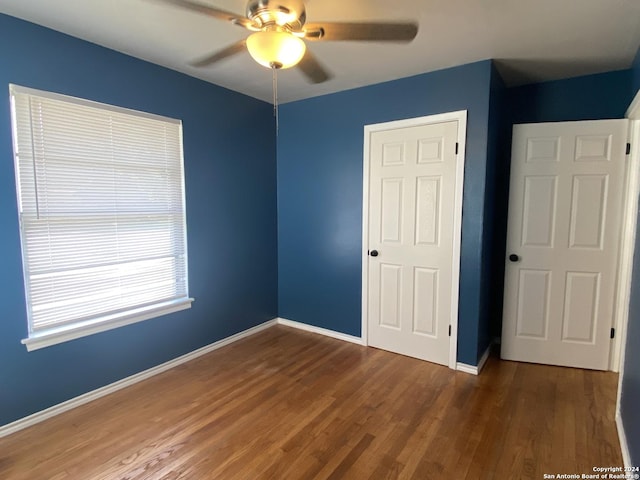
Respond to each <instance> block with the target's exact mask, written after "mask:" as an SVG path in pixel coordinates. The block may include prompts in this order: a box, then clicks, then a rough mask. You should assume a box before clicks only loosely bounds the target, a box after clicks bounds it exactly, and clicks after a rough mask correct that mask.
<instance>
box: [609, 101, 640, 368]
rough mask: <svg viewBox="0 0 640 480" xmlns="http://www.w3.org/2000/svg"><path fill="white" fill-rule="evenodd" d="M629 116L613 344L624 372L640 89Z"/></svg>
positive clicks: (638, 184) (638, 188)
mask: <svg viewBox="0 0 640 480" xmlns="http://www.w3.org/2000/svg"><path fill="white" fill-rule="evenodd" d="M625 118H628V119H629V120H630V122H629V133H628V137H627V141H628V142H629V143H631V146H632V149H631V154H630V155H627V156H625V163H626V168H625V175H626V177H627V179H626V180H627V183H626V185H625V194H624V197H623V202H624V203H623V206H622V208H623V213H622V230H621V232H620V257H619V259H618V265H619V268H618V288H617V292H616V299H615V314H614V315H615V316H614V325H613V326H614V327H615V329H616V336H615V338H614V339H613V345H611V356H610V359H609V369H610V370H612V371H614V372H620V371H621V368H622V365H621V362H622V357H623V355H624V344H625V343H626V341H627V321H628V319H629V302H630V300H631V297H630V295H631V274H632V270H633V268H632V267H633V254H634V250H635V239H636V220H637V218H638V194H639V192H640V175H639V173H638V168H639V167H640V149H639V148H638V145H639V144H640V91H638V93H637V95H636V97H635V99H634V100H633V102H632V103H631V105H630V106H629V109H628V110H627V113H626V115H625Z"/></svg>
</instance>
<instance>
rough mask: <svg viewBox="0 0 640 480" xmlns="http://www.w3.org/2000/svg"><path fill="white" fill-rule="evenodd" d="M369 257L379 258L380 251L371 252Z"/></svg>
mask: <svg viewBox="0 0 640 480" xmlns="http://www.w3.org/2000/svg"><path fill="white" fill-rule="evenodd" d="M369 255H371V256H372V257H377V256H378V250H371V252H370V253H369Z"/></svg>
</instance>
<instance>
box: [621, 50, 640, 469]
mask: <svg viewBox="0 0 640 480" xmlns="http://www.w3.org/2000/svg"><path fill="white" fill-rule="evenodd" d="M632 73H633V77H634V81H635V83H634V85H633V92H634V93H636V92H638V90H639V89H640V49H638V54H637V55H636V59H635V62H634V63H633V66H632ZM634 148H635V149H636V151H637V150H638V145H635V146H634ZM639 212H640V210H639ZM638 405H640V215H639V217H638V224H637V229H636V246H635V255H634V259H633V278H632V283H631V304H630V305H629V324H628V330H627V348H626V357H625V362H624V379H623V382H622V398H621V404H620V410H621V416H622V422H623V423H624V430H625V433H626V435H627V443H628V445H629V454H630V455H631V465H640V411H639V410H638Z"/></svg>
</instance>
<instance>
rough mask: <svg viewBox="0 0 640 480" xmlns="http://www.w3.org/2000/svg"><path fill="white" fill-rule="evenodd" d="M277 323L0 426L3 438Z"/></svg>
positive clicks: (240, 333)
mask: <svg viewBox="0 0 640 480" xmlns="http://www.w3.org/2000/svg"><path fill="white" fill-rule="evenodd" d="M275 324H276V319H273V320H269V321H267V322H264V323H262V324H260V325H257V326H255V327H253V328H249V329H247V330H244V331H242V332H239V333H236V334H235V335H231V336H230V337H227V338H223V339H222V340H218V341H217V342H214V343H212V344H210V345H207V346H204V347H202V348H199V349H198V350H194V351H193V352H190V353H187V354H185V355H182V356H180V357H178V358H174V359H173V360H169V361H168V362H165V363H162V364H160V365H156V366H155V367H152V368H149V369H148V370H144V371H142V372H140V373H136V374H135V375H131V376H130V377H126V378H123V379H122V380H118V381H117V382H114V383H111V384H109V385H105V386H104V387H101V388H98V389H96V390H92V391H91V392H87V393H85V394H83V395H80V396H78V397H75V398H72V399H70V400H67V401H66V402H62V403H59V404H57V405H54V406H52V407H49V408H47V409H45V410H42V411H40V412H36V413H34V414H32V415H29V416H28V417H24V418H21V419H20V420H16V421H15V422H12V423H9V424H7V425H3V426H0V438H2V437H5V436H7V435H11V434H12V433H15V432H17V431H19V430H22V429H24V428H27V427H30V426H32V425H35V424H36V423H40V422H42V421H44V420H47V419H48V418H51V417H54V416H56V415H59V414H61V413H63V412H66V411H68V410H71V409H73V408H76V407H79V406H80V405H84V404H85V403H89V402H91V401H93V400H97V399H98V398H101V397H104V396H106V395H109V394H110V393H113V392H116V391H118V390H121V389H123V388H125V387H128V386H130V385H133V384H134V383H138V382H141V381H142V380H146V379H147V378H150V377H152V376H154V375H157V374H159V373H162V372H165V371H167V370H169V369H171V368H173V367H177V366H178V365H182V364H183V363H186V362H189V361H191V360H193V359H195V358H198V357H200V356H202V355H205V354H207V353H209V352H213V351H214V350H217V349H219V348H222V347H224V346H226V345H229V344H230V343H233V342H237V341H238V340H240V339H243V338H246V337H249V336H251V335H253V334H256V333H258V332H261V331H262V330H265V329H267V328H269V327H272V326H273V325H275Z"/></svg>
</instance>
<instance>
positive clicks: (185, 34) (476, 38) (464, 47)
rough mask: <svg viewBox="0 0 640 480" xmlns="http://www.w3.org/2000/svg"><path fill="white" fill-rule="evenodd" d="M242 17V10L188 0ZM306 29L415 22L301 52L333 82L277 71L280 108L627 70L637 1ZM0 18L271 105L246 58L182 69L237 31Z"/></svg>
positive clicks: (41, 8) (113, 3)
mask: <svg viewBox="0 0 640 480" xmlns="http://www.w3.org/2000/svg"><path fill="white" fill-rule="evenodd" d="M200 1H201V2H202V3H205V4H210V5H214V6H216V7H219V8H222V9H224V10H228V11H231V12H237V13H239V14H244V10H245V4H246V2H245V1H244V0H200ZM306 7H307V21H309V22H314V23H317V22H319V21H371V20H379V21H380V20H381V21H387V20H412V19H414V20H417V21H418V23H419V28H420V30H419V32H418V36H417V37H416V39H415V40H414V41H413V42H412V43H410V44H379V43H359V42H313V43H311V42H309V43H308V47H309V48H310V49H311V50H312V51H313V53H315V55H316V57H318V59H319V60H320V61H321V62H322V63H323V64H324V65H325V67H326V68H327V69H328V70H329V71H330V72H331V73H332V74H333V75H334V78H332V79H331V80H330V81H328V82H326V83H323V84H319V85H312V84H309V83H307V82H306V81H305V79H304V78H303V77H302V75H301V74H300V73H299V72H298V71H296V70H295V69H290V70H285V71H281V72H279V75H278V84H279V87H278V91H279V101H280V102H282V103H284V102H288V101H293V100H299V99H303V98H309V97H314V96H317V95H322V94H325V93H331V92H336V91H341V90H347V89H350V88H355V87H359V86H363V85H369V84H373V83H379V82H383V81H387V80H393V79H397V78H401V77H407V76H411V75H415V74H419V73H424V72H430V71H434V70H440V69H442V68H446V67H451V66H456V65H462V64H465V63H470V62H475V61H478V60H483V59H487V58H493V59H496V60H499V62H498V68H499V69H500V72H501V74H502V75H503V77H504V79H505V81H506V82H507V84H508V85H519V84H524V83H531V82H535V81H542V80H553V79H559V78H567V77H572V76H577V75H583V74H589V73H597V72H604V71H608V70H618V69H624V68H628V67H629V66H630V65H631V62H632V60H633V57H634V55H635V53H636V51H637V49H638V46H639V45H640V0H307V1H306ZM0 12H3V13H7V14H9V15H12V16H15V17H18V18H22V19H25V20H29V21H31V22H34V23H37V24H40V25H44V26H47V27H50V28H52V29H54V30H58V31H61V32H64V33H68V34H70V35H73V36H75V37H78V38H82V39H84V40H88V41H91V42H94V43H97V44H99V45H103V46H105V47H109V48H112V49H114V50H118V51H120V52H123V53H127V54H129V55H132V56H134V57H138V58H142V59H144V60H148V61H150V62H153V63H157V64H159V65H163V66H165V67H168V68H171V69H174V70H178V71H180V72H184V73H186V74H188V75H191V76H194V77H197V78H201V79H203V80H206V81H209V82H211V83H214V84H217V85H222V86H224V87H227V88H229V89H231V90H236V91H238V92H242V93H245V94H247V95H250V96H252V97H255V98H259V99H262V100H265V101H271V98H272V91H271V72H270V71H269V70H268V69H266V68H264V67H261V66H259V65H258V64H257V63H255V62H254V61H253V60H252V59H251V57H250V56H249V54H248V53H246V52H245V53H243V54H240V55H237V56H235V57H233V58H229V59H226V60H224V61H222V62H220V63H217V64H215V65H213V66H210V67H207V68H200V69H198V68H194V67H191V66H189V62H190V61H193V60H195V59H198V58H199V57H202V56H203V55H206V54H208V53H211V52H213V51H215V50H218V49H221V48H223V47H225V46H227V45H228V44H231V43H233V42H236V41H238V40H240V39H242V38H244V37H246V36H247V34H248V33H249V32H247V31H246V30H244V29H242V28H239V27H237V26H234V25H231V24H227V23H225V22H222V21H219V20H216V19H214V18H211V17H207V16H205V15H202V14H198V13H194V12H192V11H187V10H181V9H179V8H176V7H173V6H170V5H166V4H163V3H161V2H159V1H157V0H0Z"/></svg>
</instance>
